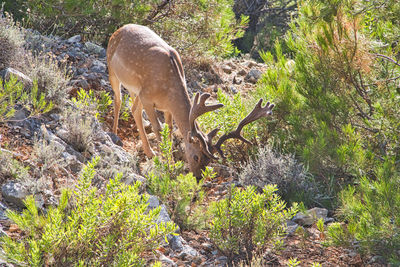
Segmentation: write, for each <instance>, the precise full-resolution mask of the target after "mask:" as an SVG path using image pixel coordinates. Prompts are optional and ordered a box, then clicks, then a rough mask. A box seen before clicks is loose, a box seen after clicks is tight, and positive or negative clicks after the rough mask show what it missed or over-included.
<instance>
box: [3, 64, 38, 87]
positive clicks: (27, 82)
mask: <svg viewBox="0 0 400 267" xmlns="http://www.w3.org/2000/svg"><path fill="white" fill-rule="evenodd" d="M0 75H1V78H2V79H3V80H6V81H8V80H9V79H10V76H11V75H13V76H14V77H16V78H17V81H19V82H20V83H22V84H23V85H24V86H25V88H31V87H32V85H33V82H32V79H31V78H29V77H28V76H26V75H25V74H23V73H22V72H20V71H19V70H16V69H13V68H6V69H4V70H2V71H1V72H0Z"/></svg>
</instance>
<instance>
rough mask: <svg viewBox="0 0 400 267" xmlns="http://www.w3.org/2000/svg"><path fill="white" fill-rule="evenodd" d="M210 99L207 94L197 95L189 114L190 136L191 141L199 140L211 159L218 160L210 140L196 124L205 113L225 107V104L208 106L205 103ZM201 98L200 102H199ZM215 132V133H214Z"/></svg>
mask: <svg viewBox="0 0 400 267" xmlns="http://www.w3.org/2000/svg"><path fill="white" fill-rule="evenodd" d="M209 97H210V94H208V93H205V94H202V95H200V94H199V93H197V94H196V95H195V97H194V100H193V104H192V108H191V109H190V113H189V123H190V136H189V141H190V140H192V139H193V138H197V139H198V140H199V141H200V143H201V145H202V147H203V149H204V152H205V153H206V154H207V156H209V157H210V158H213V159H216V158H215V157H214V155H213V154H212V153H211V152H210V142H208V139H206V138H205V137H204V136H203V134H202V133H201V131H199V130H198V128H197V124H196V119H197V118H198V117H199V116H201V115H203V114H204V113H207V112H210V111H214V110H216V109H219V108H221V107H223V106H224V105H223V104H214V105H206V104H205V102H206V100H207V99H208V98H209ZM199 98H200V100H199ZM212 132H213V131H212ZM214 135H215V134H214Z"/></svg>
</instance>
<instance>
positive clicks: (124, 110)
mask: <svg viewBox="0 0 400 267" xmlns="http://www.w3.org/2000/svg"><path fill="white" fill-rule="evenodd" d="M132 103H133V100H132V98H131V97H130V96H129V94H124V95H123V96H122V105H121V109H120V112H119V113H120V114H119V117H120V118H121V119H122V120H124V121H127V120H128V119H129V116H130V114H131V107H132Z"/></svg>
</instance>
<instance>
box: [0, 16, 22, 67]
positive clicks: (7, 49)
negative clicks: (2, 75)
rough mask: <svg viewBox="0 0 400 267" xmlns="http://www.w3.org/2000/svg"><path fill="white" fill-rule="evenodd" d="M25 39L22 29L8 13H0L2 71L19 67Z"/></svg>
mask: <svg viewBox="0 0 400 267" xmlns="http://www.w3.org/2000/svg"><path fill="white" fill-rule="evenodd" d="M23 45H24V38H23V35H22V33H21V30H20V28H19V27H18V26H17V25H16V24H15V22H14V21H13V18H12V17H11V16H10V15H9V14H8V13H3V10H1V11H0V70H1V69H4V68H7V67H17V66H19V65H20V64H19V60H20V58H21V56H22V54H23Z"/></svg>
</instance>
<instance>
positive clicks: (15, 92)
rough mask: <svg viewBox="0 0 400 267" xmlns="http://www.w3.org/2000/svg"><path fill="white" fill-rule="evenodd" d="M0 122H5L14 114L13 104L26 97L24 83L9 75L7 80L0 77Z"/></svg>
mask: <svg viewBox="0 0 400 267" xmlns="http://www.w3.org/2000/svg"><path fill="white" fill-rule="evenodd" d="M0 87H1V90H0V122H5V121H7V120H8V119H10V118H11V117H12V116H13V115H14V114H15V105H16V104H17V103H19V100H20V99H21V98H24V99H26V97H27V96H26V93H25V92H24V85H23V84H22V83H20V82H18V80H17V77H15V76H13V75H11V76H10V79H9V80H8V81H3V80H2V79H0Z"/></svg>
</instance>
